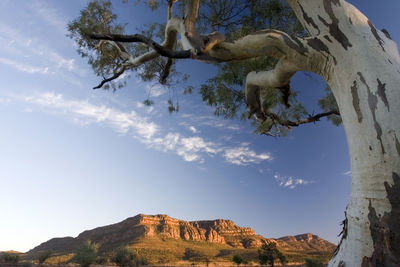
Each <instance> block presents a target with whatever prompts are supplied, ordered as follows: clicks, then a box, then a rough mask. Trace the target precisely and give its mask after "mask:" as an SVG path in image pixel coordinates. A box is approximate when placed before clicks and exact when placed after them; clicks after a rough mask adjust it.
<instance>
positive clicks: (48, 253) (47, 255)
mask: <svg viewBox="0 0 400 267" xmlns="http://www.w3.org/2000/svg"><path fill="white" fill-rule="evenodd" d="M51 255H52V252H51V251H49V250H47V251H43V252H42V253H40V254H39V256H38V260H39V263H40V264H42V263H44V262H45V261H46V260H47V259H48V258H50V257H51Z"/></svg>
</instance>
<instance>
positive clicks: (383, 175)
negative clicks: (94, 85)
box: [97, 0, 400, 267]
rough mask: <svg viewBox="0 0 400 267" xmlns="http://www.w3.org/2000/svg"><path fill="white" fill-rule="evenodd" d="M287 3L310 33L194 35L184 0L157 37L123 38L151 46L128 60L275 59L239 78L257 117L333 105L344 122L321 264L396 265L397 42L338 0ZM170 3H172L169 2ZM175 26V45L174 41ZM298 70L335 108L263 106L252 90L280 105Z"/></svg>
mask: <svg viewBox="0 0 400 267" xmlns="http://www.w3.org/2000/svg"><path fill="white" fill-rule="evenodd" d="M287 2H288V4H289V5H290V6H291V7H292V9H293V10H294V12H295V13H296V15H297V17H298V19H299V21H300V22H301V23H302V25H303V26H304V28H305V29H306V30H307V31H308V32H309V34H310V36H309V37H307V38H298V37H291V36H289V35H288V34H286V33H284V32H281V31H277V30H272V29H266V30H262V31H258V32H256V33H253V34H249V35H247V36H245V37H243V38H241V39H238V40H235V41H233V42H226V41H224V37H223V35H221V34H219V33H211V34H209V35H205V36H200V35H198V34H197V33H196V29H195V27H194V25H195V20H196V17H197V10H198V4H199V1H198V0H189V1H187V3H188V9H187V12H186V16H185V18H184V19H178V18H171V14H172V12H170V11H169V17H168V18H169V21H168V23H167V27H166V32H165V41H164V42H163V43H162V44H157V43H155V42H153V41H152V40H145V39H143V38H138V36H137V35H136V37H135V38H136V39H135V38H132V39H129V40H128V39H125V40H126V41H135V40H136V41H140V42H143V43H146V44H147V45H148V46H150V47H152V48H153V49H154V51H151V52H149V53H147V54H145V55H143V56H141V57H137V58H133V57H132V56H129V59H128V60H127V62H126V64H127V65H126V67H127V68H132V67H137V66H140V64H143V63H144V62H146V61H148V60H151V59H154V58H156V57H158V56H160V55H161V56H164V57H167V58H169V59H170V58H190V59H194V60H201V61H205V62H227V61H233V60H243V59H249V58H254V57H259V56H270V57H274V58H276V59H277V60H278V63H277V65H276V66H275V67H274V69H272V70H269V71H259V72H254V71H253V72H250V73H248V75H247V77H246V86H245V96H246V104H247V105H248V108H249V114H250V116H251V115H253V114H254V115H255V116H256V117H257V119H259V120H265V119H266V118H269V119H271V120H272V121H274V123H279V124H280V125H286V126H287V127H295V126H298V125H300V124H303V123H309V122H312V121H317V120H318V119H320V118H321V117H324V116H328V115H332V114H340V115H341V117H342V120H343V125H344V129H345V131H346V137H347V142H348V147H349V153H350V159H351V171H352V193H351V201H350V203H349V205H348V207H347V209H346V218H345V221H344V228H343V234H342V239H341V242H340V244H339V246H338V248H337V251H336V252H335V255H334V257H333V258H332V260H331V261H330V263H329V267H337V266H342V267H343V266H351V267H353V266H355V267H357V266H374V267H389V266H390V267H391V266H400V245H399V244H400V223H399V222H400V177H399V173H400V142H399V139H398V137H397V136H396V133H400V120H399V117H400V89H399V86H398V85H399V84H400V76H399V75H398V73H400V72H399V67H400V56H399V53H398V48H397V46H396V44H395V43H394V42H393V41H392V40H391V39H390V35H389V34H388V33H387V31H384V30H382V31H378V30H377V29H376V28H375V27H374V26H373V24H372V23H371V22H370V21H369V20H368V18H366V17H365V16H364V15H363V14H362V13H361V12H360V11H359V10H358V9H356V8H355V7H354V6H352V5H351V4H349V3H347V2H346V1H344V0H319V1H316V0H315V1H311V0H287ZM170 3H171V0H170ZM169 7H171V8H172V4H171V5H170V6H169ZM178 34H179V35H180V37H181V40H180V41H181V44H182V47H183V50H181V51H175V50H174V49H175V44H176V41H177V36H178ZM97 37H99V39H103V40H104V39H105V40H112V41H123V40H122V39H121V38H122V36H119V37H118V36H116V35H102V36H99V35H97ZM115 37H118V38H115ZM120 37H121V38H120ZM129 37H132V36H129ZM123 38H125V37H123ZM376 42H377V43H376ZM371 43H372V44H373V45H371ZM374 44H376V45H374ZM168 62H170V61H168ZM297 71H312V72H315V73H317V74H319V75H321V76H322V77H323V78H324V79H325V80H326V81H327V83H328V85H329V86H330V88H331V89H332V92H333V94H334V96H335V98H336V100H337V103H338V106H339V110H338V111H331V112H330V113H321V114H317V115H315V116H309V117H308V118H306V119H303V120H299V121H279V117H278V116H277V115H276V114H274V113H273V112H271V111H268V110H263V106H262V99H261V98H260V92H261V91H262V90H265V89H270V88H275V89H277V90H281V91H282V93H283V98H284V101H283V102H284V103H285V104H288V101H287V96H288V93H290V90H289V89H290V88H289V87H288V84H289V83H290V80H291V78H292V77H293V75H294V74H295V73H296V72H297ZM379 146H380V148H379Z"/></svg>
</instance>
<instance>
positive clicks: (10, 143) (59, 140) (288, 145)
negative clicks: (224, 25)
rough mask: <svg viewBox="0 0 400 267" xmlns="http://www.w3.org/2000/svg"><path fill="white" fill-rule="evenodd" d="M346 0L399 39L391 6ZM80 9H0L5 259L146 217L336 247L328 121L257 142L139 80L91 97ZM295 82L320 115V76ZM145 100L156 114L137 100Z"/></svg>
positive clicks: (136, 11) (201, 74)
mask: <svg viewBox="0 0 400 267" xmlns="http://www.w3.org/2000/svg"><path fill="white" fill-rule="evenodd" d="M351 2H352V3H354V4H355V5H356V6H357V7H359V8H360V9H361V10H362V11H363V12H364V13H365V14H366V15H367V16H368V17H369V18H370V19H371V20H372V21H373V22H374V23H375V25H376V26H377V28H379V29H381V28H386V29H387V30H388V31H389V32H390V33H391V35H392V38H393V39H394V40H396V41H398V40H400V31H399V30H398V27H397V26H398V20H397V19H396V18H397V16H398V15H397V13H398V11H399V10H400V3H399V2H398V1H397V0H390V1H389V0H388V1H386V2H385V5H382V4H378V3H377V2H376V1H372V0H368V1H361V0H358V1H351ZM86 3H87V1H63V2H61V1H39V0H38V1H18V2H17V1H6V0H3V1H1V2H0V18H1V19H0V45H1V48H2V49H1V50H0V72H1V74H2V75H1V77H2V82H1V84H0V114H1V116H0V125H2V130H1V131H0V210H1V212H2V219H1V220H0V251H1V250H9V249H14V250H19V251H27V250H29V249H31V248H33V247H34V246H36V245H38V244H40V243H41V242H44V241H46V240H48V239H50V238H52V237H62V236H76V235H77V234H79V233H80V232H82V231H83V230H86V229H91V228H94V227H97V226H102V225H106V224H111V223H115V222H118V221H120V220H123V219H125V218H127V217H130V216H134V215H136V214H138V213H145V214H159V213H162V214H168V215H170V216H172V217H175V218H179V219H184V220H199V219H217V218H225V219H232V220H233V221H235V222H236V223H237V224H238V225H241V226H249V227H252V228H253V229H255V231H256V232H257V233H259V234H262V235H264V236H266V237H280V236H284V235H294V234H301V233H305V232H312V233H315V234H318V235H320V236H321V237H323V238H326V239H328V240H330V241H332V242H337V234H338V233H339V232H340V226H339V223H340V221H341V220H342V219H343V217H344V213H343V212H344V210H345V207H346V204H347V203H348V201H349V195H350V175H349V171H350V167H349V157H348V151H347V145H346V140H345V135H344V131H343V128H342V127H335V126H333V125H331V124H330V123H328V122H326V121H322V122H320V123H317V124H312V125H305V126H303V127H300V128H297V129H295V130H294V131H293V132H291V133H290V134H289V136H288V137H286V138H272V137H265V136H258V135H255V134H253V133H252V131H253V128H252V127H251V126H250V125H249V123H248V122H243V121H239V120H223V119H221V118H217V117H215V116H213V112H212V110H211V109H210V108H208V107H206V106H205V105H204V104H203V103H202V102H201V97H200V96H199V94H198V93H197V92H195V93H193V94H192V95H189V96H183V95H177V97H178V99H179V103H180V106H181V111H180V112H179V113H177V114H173V115H169V114H168V112H167V103H166V102H167V99H168V96H169V94H170V92H169V91H168V90H167V89H165V88H162V87H161V86H159V85H157V84H152V83H143V82H141V81H139V80H137V79H136V78H135V76H134V75H132V77H131V78H130V79H129V80H128V85H127V87H125V88H123V89H122V90H119V91H117V92H115V93H113V92H111V91H103V90H91V88H92V87H93V86H94V85H97V83H98V82H99V78H98V77H96V76H95V75H94V74H93V72H92V70H91V69H90V67H89V66H88V65H87V64H86V62H85V60H83V59H81V58H80V57H79V56H78V55H77V53H76V51H75V49H76V46H75V44H74V43H73V42H72V40H70V39H69V38H67V37H66V36H65V35H66V33H67V32H66V28H65V26H66V24H67V23H68V21H70V20H72V19H74V18H76V17H77V16H78V15H79V11H80V10H81V9H82V8H84V7H85V5H86ZM114 8H115V12H117V13H120V14H121V20H123V21H127V22H129V26H128V28H127V29H128V31H129V32H130V33H133V32H134V30H135V28H136V27H140V25H142V24H143V23H146V22H150V21H151V20H152V19H153V18H154V16H155V14H154V13H151V12H150V11H149V10H147V9H144V8H143V7H141V6H133V5H131V4H130V5H123V4H121V2H119V1H116V2H115V5H114ZM162 14H164V13H162ZM178 68H180V69H178V70H179V71H184V70H185V71H188V72H189V74H191V78H190V81H189V83H190V84H193V85H198V84H200V83H201V82H202V81H205V80H206V79H207V78H208V77H210V75H211V74H212V71H213V68H212V66H210V65H206V64H204V63H198V62H188V61H186V62H183V63H180V64H179V65H178ZM292 84H293V85H294V86H295V88H296V89H298V90H300V92H301V93H300V97H301V99H303V100H304V101H305V102H306V103H307V105H308V107H309V109H310V110H317V105H316V101H317V99H318V97H319V96H321V95H322V94H323V93H324V92H323V87H324V82H323V80H322V79H321V78H320V77H317V76H315V75H312V76H311V77H310V76H309V75H304V74H303V73H298V74H296V76H295V78H294V80H293V82H292ZM178 91H179V90H178ZM149 93H150V94H151V96H152V99H153V100H154V101H155V102H156V104H155V105H154V106H153V107H150V108H149V107H146V106H144V105H143V104H141V103H142V101H143V100H144V99H146V98H147V95H148V94H149Z"/></svg>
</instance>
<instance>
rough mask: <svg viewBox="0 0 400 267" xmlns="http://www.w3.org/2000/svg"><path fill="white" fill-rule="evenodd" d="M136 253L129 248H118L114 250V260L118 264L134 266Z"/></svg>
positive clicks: (123, 266)
mask: <svg viewBox="0 0 400 267" xmlns="http://www.w3.org/2000/svg"><path fill="white" fill-rule="evenodd" d="M135 258H136V257H135V254H133V253H132V251H130V250H129V249H128V248H118V249H117V250H116V251H115V252H114V256H113V257H112V261H113V262H115V263H116V264H117V265H118V266H121V267H125V266H132V265H133V264H134V261H135Z"/></svg>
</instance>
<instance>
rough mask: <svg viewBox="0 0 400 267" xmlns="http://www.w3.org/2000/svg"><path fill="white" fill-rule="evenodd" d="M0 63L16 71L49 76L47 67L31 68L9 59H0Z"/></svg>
mask: <svg viewBox="0 0 400 267" xmlns="http://www.w3.org/2000/svg"><path fill="white" fill-rule="evenodd" d="M0 63H2V64H5V65H8V66H10V67H12V68H14V69H16V70H19V71H22V72H26V73H31V74H34V73H40V74H49V68H48V67H37V66H31V65H28V64H24V63H20V62H17V61H14V60H11V59H7V58H3V57H0Z"/></svg>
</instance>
